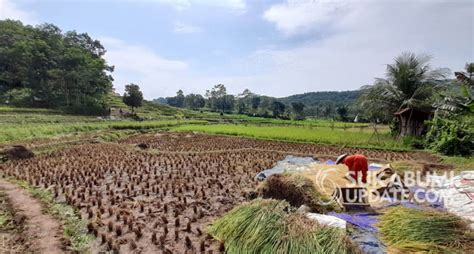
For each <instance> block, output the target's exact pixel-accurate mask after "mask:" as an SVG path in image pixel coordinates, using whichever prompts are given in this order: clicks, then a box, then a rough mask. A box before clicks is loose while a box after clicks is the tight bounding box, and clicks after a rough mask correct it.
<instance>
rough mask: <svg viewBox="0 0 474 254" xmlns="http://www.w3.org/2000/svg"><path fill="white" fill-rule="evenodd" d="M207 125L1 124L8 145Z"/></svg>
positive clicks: (2, 137)
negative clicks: (93, 133) (94, 133)
mask: <svg viewBox="0 0 474 254" xmlns="http://www.w3.org/2000/svg"><path fill="white" fill-rule="evenodd" d="M199 123H201V124H202V123H205V122H203V121H198V120H161V121H142V122H136V121H97V122H87V121H83V122H81V121H77V122H74V121H71V122H68V121H61V122H57V123H44V122H40V123H37V122H28V123H23V124H18V123H16V124H12V123H0V143H8V142H14V141H20V140H28V139H34V138H47V137H53V136H58V135H66V134H76V133H83V132H91V131H96V130H107V129H114V130H125V129H131V130H148V129H157V128H164V127H171V126H176V125H180V124H199Z"/></svg>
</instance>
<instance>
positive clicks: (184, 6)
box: [156, 0, 247, 14]
mask: <svg viewBox="0 0 474 254" xmlns="http://www.w3.org/2000/svg"><path fill="white" fill-rule="evenodd" d="M156 1H157V2H161V3H163V4H168V5H170V6H173V7H174V8H175V9H176V10H178V11H184V10H188V9H191V7H192V6H193V5H204V6H211V7H219V8H223V9H227V10H230V11H232V12H234V13H236V14H241V13H244V12H245V11H246V8H247V6H246V4H245V0H156Z"/></svg>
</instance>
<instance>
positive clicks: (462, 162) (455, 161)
mask: <svg viewBox="0 0 474 254" xmlns="http://www.w3.org/2000/svg"><path fill="white" fill-rule="evenodd" d="M441 158H442V160H443V162H444V163H446V164H452V165H454V168H455V170H456V171H465V170H474V156H470V157H461V156H441Z"/></svg>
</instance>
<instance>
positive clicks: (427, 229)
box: [378, 206, 474, 253]
mask: <svg viewBox="0 0 474 254" xmlns="http://www.w3.org/2000/svg"><path fill="white" fill-rule="evenodd" d="M378 227H379V228H380V231H381V233H382V239H383V240H384V241H386V242H387V243H388V244H389V247H390V248H394V249H395V250H398V251H401V252H403V253H406V252H426V253H466V251H467V250H468V249H469V248H472V246H474V238H473V234H472V231H470V230H469V229H468V227H467V224H466V223H465V222H464V221H463V220H462V219H461V218H459V217H458V216H455V215H453V214H449V213H446V212H439V211H436V210H419V209H412V208H406V207H403V206H397V207H392V208H389V209H387V211H386V213H385V214H383V215H382V216H381V217H380V222H379V224H378ZM472 250H473V251H474V249H472ZM471 253H472V252H471Z"/></svg>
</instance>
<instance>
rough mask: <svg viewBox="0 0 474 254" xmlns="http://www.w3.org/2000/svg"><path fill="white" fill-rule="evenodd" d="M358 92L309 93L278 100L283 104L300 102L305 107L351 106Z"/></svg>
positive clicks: (357, 96)
mask: <svg viewBox="0 0 474 254" xmlns="http://www.w3.org/2000/svg"><path fill="white" fill-rule="evenodd" d="M359 95H360V90H354V91H343V92H310V93H304V94H295V95H291V96H288V97H283V98H279V100H280V101H281V102H283V103H285V104H291V103H293V102H301V103H303V104H305V105H307V106H316V105H321V104H335V105H353V104H354V103H355V102H356V101H357V98H359Z"/></svg>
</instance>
